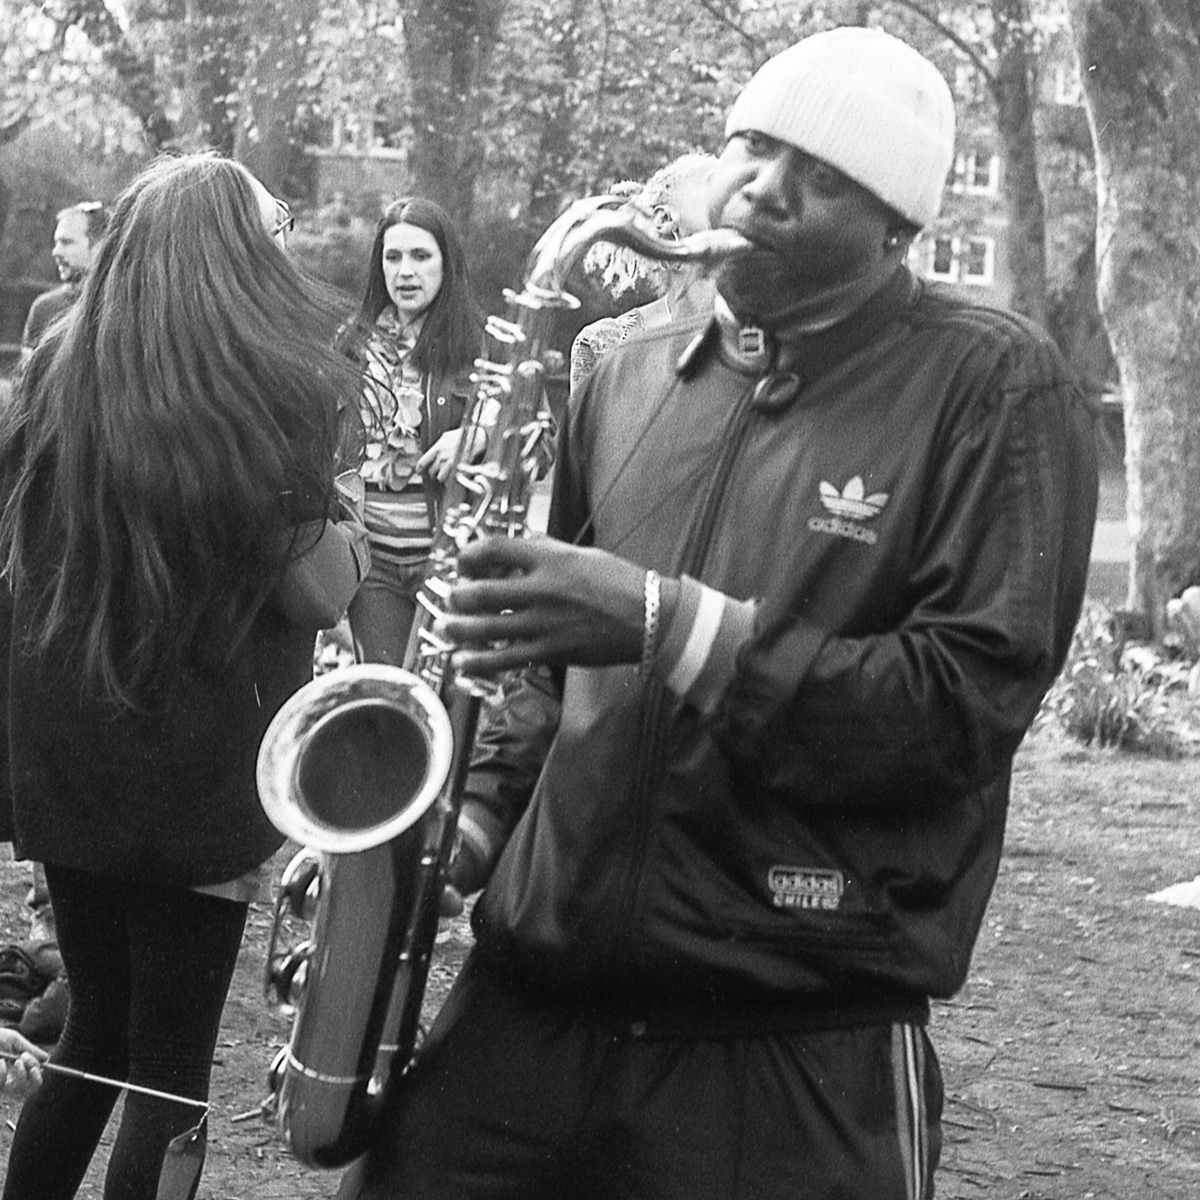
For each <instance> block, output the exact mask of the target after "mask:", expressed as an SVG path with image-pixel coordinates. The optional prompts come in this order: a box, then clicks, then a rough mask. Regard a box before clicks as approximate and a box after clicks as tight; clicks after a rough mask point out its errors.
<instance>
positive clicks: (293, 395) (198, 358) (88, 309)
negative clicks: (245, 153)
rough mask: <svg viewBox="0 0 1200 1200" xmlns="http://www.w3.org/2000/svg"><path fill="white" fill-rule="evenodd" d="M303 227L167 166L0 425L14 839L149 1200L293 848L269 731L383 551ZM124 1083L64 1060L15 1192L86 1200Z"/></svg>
mask: <svg viewBox="0 0 1200 1200" xmlns="http://www.w3.org/2000/svg"><path fill="white" fill-rule="evenodd" d="M290 224H291V219H290V214H289V213H288V212H287V209H286V206H285V205H283V204H282V203H281V202H279V201H277V200H276V199H275V198H274V197H273V196H272V195H271V194H270V192H268V191H267V189H266V188H265V187H264V186H263V185H262V184H261V183H260V182H259V181H258V180H257V179H256V178H255V177H254V176H253V175H251V174H250V172H248V171H247V170H246V169H245V168H243V167H241V166H240V165H238V164H236V163H233V162H230V161H228V160H226V159H222V158H219V157H217V156H215V155H207V154H205V155H191V156H186V157H182V158H175V159H164V160H161V161H159V162H157V163H155V164H154V165H152V166H151V167H149V168H148V169H147V170H146V171H145V172H143V173H142V174H141V175H140V176H139V177H138V178H137V179H136V180H135V181H134V182H133V183H132V184H131V185H130V186H129V187H128V188H127V189H126V191H125V193H124V194H123V195H122V196H121V197H120V199H119V200H118V201H117V203H116V206H115V209H114V212H113V216H112V221H111V224H110V226H109V230H108V233H107V235H106V236H105V239H104V241H103V242H102V243H101V246H100V249H99V253H98V255H97V257H96V260H95V262H94V264H93V267H92V270H91V272H90V273H89V275H88V277H87V280H86V282H85V284H84V287H83V292H82V294H81V296H80V299H79V302H78V304H77V305H76V306H75V308H74V309H73V311H72V314H71V316H70V317H69V318H68V319H67V320H66V321H64V322H63V323H61V324H60V325H58V326H56V328H55V330H54V331H53V332H52V333H51V334H50V335H49V336H48V338H47V339H46V340H45V341H43V342H42V343H41V344H40V345H39V347H38V349H37V350H36V351H35V353H34V356H33V358H32V359H31V361H30V363H29V367H28V370H27V371H26V372H25V373H24V375H23V376H22V378H21V380H20V382H19V384H18V387H17V391H16V394H15V396H14V398H13V402H12V405H11V407H10V408H8V409H7V410H6V411H5V413H4V414H3V416H2V418H0V496H2V497H3V498H4V499H3V504H2V507H0V568H2V570H3V574H4V580H5V583H6V585H7V587H6V605H5V607H6V609H7V610H8V611H10V613H11V619H10V620H9V621H8V622H7V623H6V624H5V627H4V628H3V630H0V632H2V633H3V635H4V636H3V639H2V641H3V645H2V646H0V651H3V654H4V655H6V656H7V658H8V662H9V669H8V673H7V675H6V677H5V680H4V682H5V683H6V685H7V690H6V693H5V705H4V713H5V716H6V718H7V751H8V757H9V760H10V763H9V765H10V771H9V778H10V779H11V808H12V812H11V816H12V820H13V825H14V830H13V838H14V841H15V843H16V845H17V848H18V850H19V851H20V852H22V853H24V854H26V855H27V856H29V857H31V858H36V859H38V860H40V861H42V862H44V863H45V865H46V877H47V880H48V882H49V886H50V894H51V899H52V903H53V905H54V910H55V913H56V914H57V920H58V935H59V946H60V949H61V952H62V957H63V961H64V963H65V966H66V971H67V976H68V979H69V981H70V989H71V1003H70V1011H69V1015H68V1018H67V1023H66V1028H65V1030H64V1032H63V1034H62V1037H61V1039H60V1040H59V1043H58V1045H57V1047H56V1049H55V1051H54V1054H53V1058H52V1061H53V1062H54V1063H56V1064H58V1065H60V1066H63V1067H69V1068H74V1069H75V1070H77V1071H82V1072H86V1073H88V1074H91V1075H96V1076H103V1077H106V1078H111V1079H117V1080H123V1081H127V1082H128V1083H130V1084H132V1085H135V1088H136V1090H134V1088H131V1089H130V1090H129V1093H128V1095H127V1096H126V1098H125V1105H124V1110H123V1115H122V1119H121V1124H120V1129H119V1131H118V1133H117V1136H116V1140H115V1143H114V1145H113V1148H112V1152H111V1155H110V1158H109V1165H108V1172H107V1178H106V1184H105V1195H106V1196H107V1197H110V1198H112V1197H118V1196H119V1197H122V1198H130V1200H132V1198H140V1197H147V1198H149V1197H153V1196H155V1194H156V1190H157V1185H158V1178H159V1173H160V1170H161V1166H162V1161H163V1157H164V1153H165V1151H166V1148H167V1145H168V1143H169V1142H170V1140H171V1139H172V1138H174V1137H176V1136H178V1135H179V1134H181V1133H182V1132H184V1131H185V1130H187V1129H188V1128H190V1127H192V1126H194V1125H195V1124H196V1123H197V1114H198V1112H200V1111H201V1110H202V1106H203V1102H204V1101H205V1100H206V1098H207V1095H208V1085H209V1072H210V1069H211V1064H212V1054H213V1049H214V1046H215V1044H216V1038H217V1031H218V1025H219V1021H220V1016H221V1010H222V1007H223V1005H224V1002H225V996H226V993H227V990H228V987H229V981H230V979H231V976H232V972H233V968H234V964H235V962H236V959H237V954H238V949H239V946H240V943H241V937H242V932H243V925H244V922H245V918H246V911H247V901H248V900H249V899H251V898H253V896H254V894H255V885H256V883H257V880H258V877H259V875H260V873H261V868H262V864H264V863H265V862H266V861H267V860H268V859H269V858H270V857H271V856H272V855H273V854H274V852H275V851H276V850H277V849H278V848H279V846H280V844H281V842H282V837H281V835H280V834H278V833H277V832H276V831H275V829H274V828H273V827H272V826H271V825H270V824H269V823H268V822H267V820H266V818H265V816H264V815H263V812H262V809H261V807H260V805H259V803H258V800H257V795H256V789H255V775H254V772H255V760H256V755H257V748H258V743H259V740H260V738H261V736H262V733H263V731H264V729H265V728H266V725H267V723H268V722H269V721H270V719H271V717H272V716H273V714H274V713H275V712H276V710H277V709H278V708H279V707H280V705H281V704H282V703H283V701H284V700H285V699H286V698H287V697H288V696H289V695H290V694H291V693H292V692H293V691H295V690H296V689H297V688H298V687H300V686H301V685H302V684H303V683H304V682H305V681H306V680H308V679H309V678H311V674H312V656H313V643H314V639H315V635H316V631H317V630H318V629H319V628H322V627H326V626H330V625H332V624H334V623H335V622H336V621H337V620H338V619H339V618H340V616H341V614H342V613H343V612H344V611H345V608H346V605H347V604H348V602H349V599H350V597H351V595H352V594H353V591H354V589H355V588H356V587H357V585H358V582H359V579H360V576H361V575H362V574H364V573H365V570H366V566H367V555H366V552H365V548H364V547H365V530H364V529H363V527H362V525H361V524H360V523H359V522H358V520H357V519H356V518H355V517H354V516H353V515H352V514H351V513H350V512H349V511H348V509H347V508H346V506H345V505H344V504H342V503H340V502H339V492H338V488H337V483H336V476H337V474H338V472H339V470H343V469H349V468H356V467H357V465H358V459H357V455H358V452H359V449H360V440H361V431H360V430H359V429H358V428H357V426H358V412H357V406H356V404H355V394H356V388H357V375H356V374H355V372H354V371H353V369H352V367H351V365H350V364H349V363H347V361H346V359H345V358H344V356H342V355H340V354H338V353H337V352H336V351H335V349H334V348H333V342H334V337H335V335H336V331H337V314H336V309H335V308H334V307H333V305H331V304H330V303H328V302H327V301H321V300H320V299H319V298H318V296H317V294H316V291H315V285H311V284H310V283H309V282H308V281H306V280H305V279H304V277H302V276H301V275H300V273H299V272H298V271H297V270H296V268H295V267H294V266H293V265H292V263H291V262H290V260H289V259H288V257H287V255H286V254H285V253H284V249H283V246H282V242H283V240H284V239H285V237H286V230H287V229H288V228H289V227H290ZM151 1093H158V1094H151ZM118 1094H119V1093H118V1091H117V1090H116V1089H114V1088H112V1087H109V1086H108V1085H106V1084H102V1083H96V1082H89V1081H84V1080H82V1079H80V1078H78V1077H77V1076H67V1075H64V1074H62V1073H58V1072H53V1073H49V1072H48V1073H47V1076H46V1079H45V1082H44V1084H43V1086H42V1087H41V1088H40V1089H39V1090H38V1092H37V1093H36V1094H35V1095H34V1096H33V1098H32V1099H31V1100H30V1101H29V1102H28V1103H27V1104H26V1106H25V1108H24V1111H23V1112H22V1114H21V1119H20V1122H19V1124H18V1126H17V1131H16V1133H15V1135H14V1137H13V1141H12V1147H11V1150H10V1153H9V1160H8V1176H7V1179H6V1182H5V1187H4V1197H5V1200H56V1198H58V1197H70V1196H73V1195H74V1194H75V1191H76V1189H77V1188H78V1186H79V1184H80V1181H81V1180H82V1179H83V1177H84V1174H85V1172H86V1170H87V1167H88V1164H89V1162H90V1161H91V1158H92V1155H93V1153H94V1151H95V1148H96V1145H97V1143H98V1141H99V1139H100V1136H101V1134H102V1132H103V1130H104V1128H105V1125H106V1124H107V1122H108V1119H109V1116H110V1114H111V1112H112V1109H113V1106H114V1103H115V1101H116V1099H117V1096H118Z"/></svg>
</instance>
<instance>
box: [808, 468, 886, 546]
mask: <svg viewBox="0 0 1200 1200" xmlns="http://www.w3.org/2000/svg"><path fill="white" fill-rule="evenodd" d="M819 489H820V494H821V503H822V504H823V505H824V506H825V508H826V510H827V511H828V512H830V513H832V514H833V515H832V516H830V517H810V518H809V520H808V527H809V529H811V530H812V531H813V532H814V533H832V534H835V535H836V536H837V537H844V538H849V539H850V540H851V541H855V542H865V543H867V545H870V546H873V545H874V544H875V543H876V542H877V541H878V540H879V535H878V534H877V533H876V532H875V531H874V530H873V529H867V528H866V527H865V526H863V525H860V524H858V522H860V521H870V520H872V519H873V518H875V517H877V516H879V514H880V513H881V512H883V509H884V506H885V505H886V504H887V502H888V493H887V492H872V493H871V495H869V496H868V495H866V490H867V489H866V487H865V486H864V485H863V481H862V476H861V475H855V476H854V478H853V479H851V480H850V481H849V482H848V483H847V484H846V486H845V487H844V488H842V490H841V491H840V492H839V491H838V489H837V488H836V487H834V485H833V484H832V483H829V482H827V481H826V480H824V479H822V480H821V483H820V485H819Z"/></svg>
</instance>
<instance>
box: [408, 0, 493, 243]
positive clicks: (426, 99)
mask: <svg viewBox="0 0 1200 1200" xmlns="http://www.w3.org/2000/svg"><path fill="white" fill-rule="evenodd" d="M402 10H403V27H404V44H405V60H406V62H407V64H408V73H409V78H410V80H411V81H412V104H413V114H412V121H413V144H412V151H411V153H410V155H409V160H408V165H409V173H410V175H411V178H412V191H413V192H414V193H415V194H418V195H422V196H425V197H427V198H428V199H430V200H434V201H436V202H437V203H438V204H440V205H441V206H442V207H443V208H445V209H446V211H447V212H448V213H449V214H450V216H451V217H452V218H453V220H454V223H455V226H456V227H457V229H458V231H459V233H460V234H461V235H462V236H464V237H466V236H467V233H468V231H469V229H470V226H471V218H472V215H473V212H474V206H475V178H476V176H477V175H478V173H479V165H480V161H481V159H482V146H481V144H480V141H479V128H480V125H481V121H480V111H479V95H480V89H479V84H480V81H481V78H482V75H483V71H484V67H485V65H486V63H487V59H488V56H489V55H490V54H491V51H492V49H493V47H494V46H495V43H496V34H497V31H498V27H499V22H500V15H501V13H502V12H503V10H504V0H407V3H405V4H403V5H402Z"/></svg>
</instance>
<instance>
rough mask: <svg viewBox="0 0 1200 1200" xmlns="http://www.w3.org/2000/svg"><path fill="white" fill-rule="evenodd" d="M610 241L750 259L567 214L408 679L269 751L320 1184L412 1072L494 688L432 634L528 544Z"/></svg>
mask: <svg viewBox="0 0 1200 1200" xmlns="http://www.w3.org/2000/svg"><path fill="white" fill-rule="evenodd" d="M597 241H608V242H613V243H616V244H619V245H625V246H628V247H629V248H631V249H633V250H635V251H637V252H639V253H641V254H645V255H646V256H647V257H651V258H655V259H659V260H668V261H679V262H699V263H701V264H703V265H704V266H706V267H711V266H712V265H714V264H716V263H718V262H720V261H722V260H723V259H724V258H726V257H727V256H729V255H730V254H733V253H736V252H738V251H741V250H743V249H745V248H746V247H747V246H748V243H747V242H746V241H745V239H743V238H742V237H741V236H740V235H738V234H736V233H734V232H732V231H730V230H709V231H705V232H703V233H699V234H695V235H693V236H691V237H688V238H684V239H682V240H679V241H663V240H662V239H661V238H659V237H658V236H657V235H656V234H655V232H654V230H653V227H652V225H651V223H650V222H649V221H648V220H647V219H646V218H645V217H644V216H642V215H641V214H639V213H635V212H633V211H631V210H630V209H629V208H628V206H627V205H625V204H624V202H623V201H622V200H620V199H619V198H615V197H610V196H597V197H590V198H588V199H586V200H581V201H578V202H576V203H575V204H573V205H571V206H570V207H569V208H567V209H566V210H565V211H564V213H563V214H562V215H561V216H560V217H559V218H558V219H557V220H556V221H555V222H554V223H553V224H552V225H551V226H550V227H549V229H547V231H546V232H545V233H544V234H543V235H542V237H541V238H540V239H539V241H538V243H537V245H536V246H535V247H534V249H533V252H532V254H531V256H530V260H529V265H528V268H527V274H526V280H525V284H524V287H523V290H522V291H521V292H520V293H514V292H513V291H511V290H507V291H506V292H505V299H506V301H507V303H508V306H509V312H508V315H507V317H505V318H500V317H496V316H493V317H490V318H489V319H488V321H487V325H486V332H487V335H488V337H489V339H490V340H491V341H492V342H494V343H496V345H497V346H498V347H499V348H500V350H501V351H502V353H500V354H498V355H497V356H496V357H495V358H494V359H479V360H477V362H476V374H475V375H474V376H473V379H474V381H475V383H476V385H477V389H476V390H477V403H476V405H475V414H476V416H477V417H478V415H479V414H481V413H488V412H491V413H495V414H497V415H496V417H495V420H494V425H493V427H492V428H491V429H490V430H489V432H488V438H487V449H486V451H485V453H484V455H483V458H482V459H481V460H480V461H478V462H468V461H465V460H464V459H462V458H461V457H460V460H459V461H458V462H457V463H456V464H455V467H454V470H453V472H452V475H451V479H450V481H449V483H448V486H447V492H446V500H445V504H444V507H443V514H442V518H441V520H440V524H439V528H438V530H437V532H436V533H435V537H434V543H433V548H432V551H431V556H430V567H429V570H428V572H427V576H426V579H425V581H424V583H423V584H422V588H421V591H420V594H419V596H418V601H419V605H418V610H417V616H416V619H415V620H414V623H413V630H412V633H411V635H410V639H409V644H408V650H407V653H406V655H405V660H404V661H405V666H404V667H403V668H401V667H393V666H387V665H383V664H372V663H363V664H358V665H354V666H349V667H344V668H341V669H339V670H335V671H332V672H329V673H328V674H325V675H322V676H319V677H318V678H316V679H314V680H313V681H312V682H311V683H308V684H306V685H305V686H304V687H302V688H301V689H300V690H299V691H298V692H296V693H295V695H293V696H292V697H291V698H290V699H289V700H288V701H287V702H286V703H285V704H284V705H283V707H282V708H281V709H280V711H279V712H278V713H277V714H276V716H275V718H274V720H273V721H272V722H271V724H270V726H269V727H268V729H267V732H266V734H265V736H264V738H263V742H262V745H261V748H260V751H259V756H258V764H257V779H258V789H259V796H260V799H261V802H262V805H263V808H264V810H265V811H266V814H267V816H268V817H269V818H270V820H271V821H272V823H273V824H274V825H275V826H276V827H277V828H278V829H279V830H280V831H281V832H283V833H284V834H286V835H287V836H288V837H290V838H291V839H292V840H293V841H295V842H298V843H299V844H300V845H301V846H303V847H305V849H304V850H302V851H301V853H300V854H298V855H297V856H296V858H294V859H293V860H292V862H291V863H290V864H289V865H288V867H287V869H286V870H285V871H284V873H283V877H282V880H281V886H280V890H279V895H278V897H277V900H276V905H275V918H274V923H273V927H272V932H271V939H270V946H269V949H268V953H267V980H266V989H267V993H268V996H269V997H271V996H273V997H274V999H275V1000H277V1001H278V1002H279V1003H280V1004H281V1005H283V1006H285V1007H286V1008H289V1009H291V1010H292V1012H293V1013H294V1020H293V1023H292V1029H291V1034H290V1037H289V1040H288V1043H287V1045H286V1046H284V1047H283V1049H282V1050H281V1051H280V1052H279V1054H278V1055H277V1057H276V1059H275V1061H274V1063H273V1064H272V1067H271V1071H270V1079H269V1086H270V1095H269V1096H268V1099H267V1101H266V1102H265V1103H264V1106H263V1109H264V1112H266V1113H268V1114H271V1115H274V1116H275V1117H276V1118H277V1120H278V1122H279V1124H280V1126H281V1128H282V1129H283V1132H284V1135H285V1137H286V1139H287V1141H288V1143H289V1145H290V1147H291V1149H292V1151H293V1153H294V1154H295V1155H296V1156H297V1157H298V1158H299V1159H301V1160H302V1161H303V1162H305V1163H307V1164H309V1165H311V1166H317V1167H338V1166H342V1165H344V1164H345V1163H347V1162H349V1161H351V1160H352V1159H354V1158H356V1157H358V1156H359V1155H360V1154H362V1153H363V1152H364V1151H365V1150H366V1148H367V1147H368V1146H369V1145H370V1143H371V1141H372V1139H373V1137H374V1135H375V1132H376V1129H377V1126H378V1120H379V1116H380V1112H381V1109H382V1107H383V1101H384V1098H385V1096H386V1095H387V1092H388V1089H389V1087H391V1086H392V1085H393V1084H395V1083H396V1082H397V1081H398V1080H399V1079H400V1078H401V1077H402V1076H403V1075H404V1074H405V1072H406V1071H407V1070H408V1068H409V1067H410V1066H411V1064H412V1063H413V1061H414V1060H415V1055H416V1052H417V1049H418V1044H419V1040H420V1036H421V1027H420V1017H421V1008H422V1002H423V997H424V992H425V984H426V979H427V976H428V971H429V966H430V959H431V956H432V951H433V946H434V941H435V938H436V935H437V928H438V915H439V901H440V898H441V894H442V891H443V888H444V885H445V879H446V872H447V868H448V866H449V863H450V859H451V857H452V855H453V851H454V844H455V835H456V828H457V822H458V812H459V808H460V807H461V803H462V787H463V780H464V778H465V775H466V769H467V766H468V760H469V757H470V752H471V747H472V743H473V740H474V732H475V725H476V722H477V720H478V715H479V708H480V704H481V702H482V701H483V699H484V698H486V697H487V696H488V695H490V694H492V690H493V687H494V685H493V684H492V683H490V682H489V681H487V680H482V679H473V678H468V677H466V676H463V675H461V674H458V673H456V672H454V671H453V669H452V667H451V663H450V655H451V652H452V650H453V647H452V646H450V645H448V644H447V643H446V642H444V641H443V640H442V639H440V638H439V637H438V636H437V635H436V633H435V632H434V629H433V624H434V621H435V620H436V618H437V617H438V616H439V615H440V613H441V612H442V611H443V608H444V606H445V603H446V598H447V596H448V594H449V591H450V589H451V587H452V586H453V584H454V581H455V579H456V563H457V558H458V553H459V551H460V550H461V549H462V548H463V547H464V546H466V545H467V544H468V543H469V542H471V541H473V540H474V539H476V538H479V537H484V536H504V537H521V536H524V535H525V533H526V531H527V526H528V513H529V503H530V499H531V495H532V488H533V483H534V480H535V477H536V473H537V469H538V463H539V448H540V447H541V445H542V443H543V440H544V439H545V438H546V437H547V436H548V427H549V425H550V422H549V419H548V418H547V417H546V416H545V415H544V405H543V396H544V391H545V387H544V375H545V368H544V365H543V362H542V359H543V356H544V354H545V349H546V341H547V338H548V336H549V333H550V330H551V326H552V322H553V320H554V317H555V316H556V314H557V313H558V312H560V311H561V310H563V309H567V308H576V307H578V304H579V301H578V300H577V299H576V298H575V297H574V296H572V295H571V294H570V293H569V292H567V291H566V290H565V287H564V282H565V279H566V276H567V274H568V272H569V271H570V269H571V267H572V266H573V265H574V264H575V263H576V262H578V261H579V259H580V258H581V257H582V255H583V254H584V252H585V251H586V250H587V249H588V247H589V246H591V245H592V244H593V243H595V242H597ZM469 441H470V439H469V438H464V439H462V442H463V444H466V443H468V442H469ZM291 917H297V918H300V919H303V920H310V919H311V920H312V922H313V924H312V933H311V936H310V937H309V939H308V940H306V941H303V942H302V943H300V944H299V945H297V946H295V947H294V948H291V949H288V950H283V951H281V950H280V949H279V943H280V940H281V937H282V930H283V929H284V927H285V925H286V924H287V921H288V919H289V918H291Z"/></svg>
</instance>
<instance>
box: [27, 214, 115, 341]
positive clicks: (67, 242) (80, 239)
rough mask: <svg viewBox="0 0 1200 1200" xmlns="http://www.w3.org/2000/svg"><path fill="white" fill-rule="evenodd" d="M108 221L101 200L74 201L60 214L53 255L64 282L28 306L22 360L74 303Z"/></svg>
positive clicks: (60, 277)
mask: <svg viewBox="0 0 1200 1200" xmlns="http://www.w3.org/2000/svg"><path fill="white" fill-rule="evenodd" d="M107 223H108V213H107V211H106V210H105V208H104V205H103V204H102V203H101V202H100V201H99V200H84V201H82V202H81V203H79V204H72V205H71V206H70V207H69V208H64V209H63V210H62V211H61V212H60V213H59V214H58V216H57V218H56V220H55V226H54V247H53V249H52V250H51V255H52V256H53V258H54V265H55V266H56V267H57V268H58V277H59V279H61V280H62V283H61V284H60V285H59V286H58V287H56V288H52V289H51V290H50V291H48V292H43V293H42V294H41V295H40V296H38V297H36V298H35V299H34V301H33V303H32V304H31V305H30V306H29V312H28V313H27V314H26V317H25V328H24V330H23V332H22V334H21V361H22V362H24V361H26V360H27V359H28V357H29V355H30V354H31V353H32V352H33V348H34V346H36V345H37V344H38V342H39V341H40V340H41V336H42V334H43V333H45V331H46V329H47V328H48V327H49V326H50V324H51V323H52V322H53V321H54V320H56V319H57V318H58V317H61V316H62V314H63V313H64V312H66V311H67V309H68V308H70V307H71V305H72V304H74V303H75V301H76V299H77V298H78V296H79V286H80V284H81V283H82V282H83V277H84V276H85V275H86V274H87V271H88V268H89V267H90V266H91V265H92V258H93V256H94V255H95V253H96V245H97V243H98V242H99V241H100V238H101V237H103V236H104V229H105V226H106V224H107Z"/></svg>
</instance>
